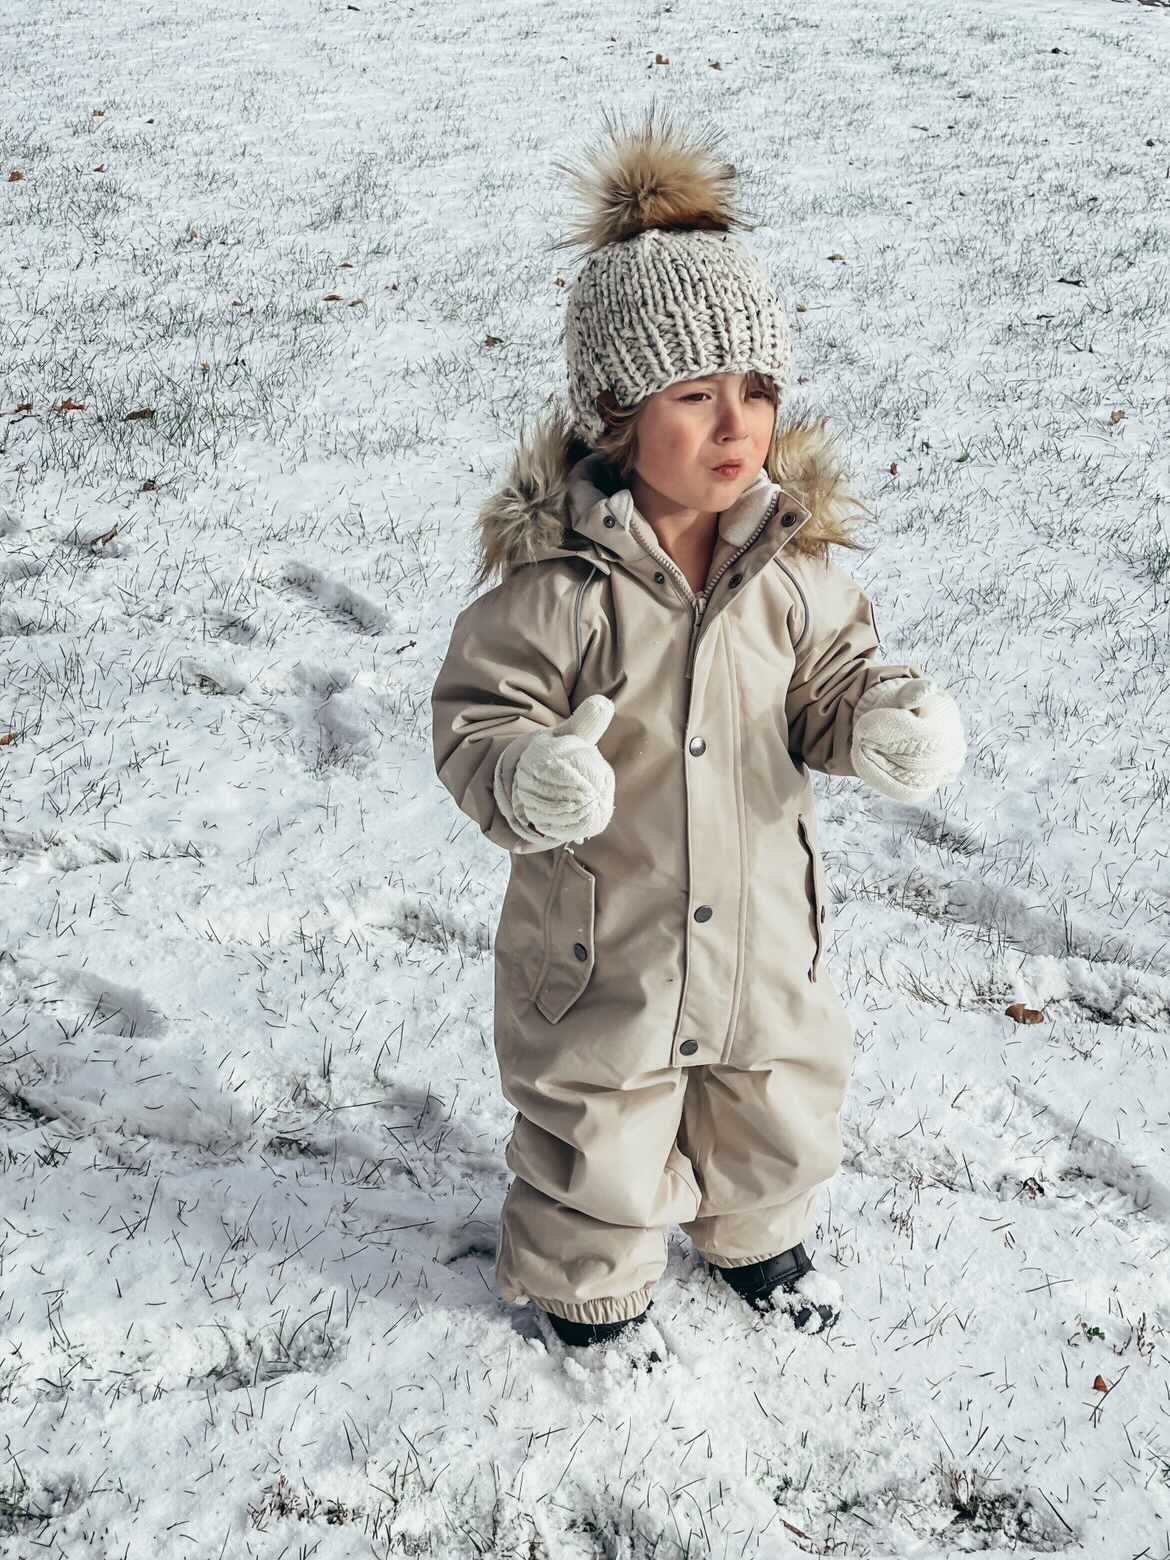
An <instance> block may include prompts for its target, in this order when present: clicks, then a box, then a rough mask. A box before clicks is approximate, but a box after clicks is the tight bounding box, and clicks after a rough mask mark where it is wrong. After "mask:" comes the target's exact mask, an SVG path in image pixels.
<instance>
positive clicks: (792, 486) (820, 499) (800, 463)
mask: <svg viewBox="0 0 1170 1560" xmlns="http://www.w3.org/2000/svg"><path fill="white" fill-rule="evenodd" d="M777 489H779V490H781V491H782V493H783V494H784V495H785V496H786V497H787V498H788V499H790V500H791V502H792V504H793V505H794V506H795V507H796V508H797V509H798V510H799V511H800V512H801V513H802V514H803V515H805V516H806V517H807V518H806V519H805V522H804V523H803V524H802V525H801V526H800V528H799V530H798V531H797V532H796V534H795V535H794V536H793V537H792V538H791V542H790V545H791V547H792V549H793V550H794V551H795V552H801V553H806V554H808V555H810V556H815V557H822V558H824V557H827V555H828V549H829V547H830V546H832V545H834V544H836V545H838V546H842V547H852V548H856V547H858V546H859V545H860V543H859V542H858V541H857V539H856V535H855V531H854V524H855V522H856V515H857V512H858V511H862V510H864V507H865V506H864V505H863V504H862V503H861V501H860V500H859V499H858V498H857V497H856V496H855V495H854V494H853V493H852V492H851V491H850V487H849V483H848V481H847V478H846V474H845V470H844V466H843V464H842V461H841V459H840V455H839V452H838V449H837V447H836V442H835V440H834V439H833V437H832V435H831V434H830V433H829V432H828V429H827V425H826V422H825V419H823V418H816V419H813V418H810V417H807V416H801V415H792V414H788V415H785V414H784V413H783V412H779V413H778V414H777V423H776V430H775V432H774V433H773V436H772V443H771V447H770V448H769V451H768V456H767V459H766V460H765V463H764V467H763V469H762V470H761V471H760V473H759V474H758V476H757V477H756V480H755V481H754V482H753V483H752V484H751V485H750V486H749V487H748V488H747V489H745V491H744V492H743V493H742V494H741V495H740V496H739V498H738V499H737V500H736V502H735V504H734V505H733V506H731V509H729V510H728V511H727V512H726V514H725V515H724V516H721V517H720V535H721V536H722V537H725V538H727V537H731V538H734V537H735V536H736V535H737V534H738V533H737V531H736V529H735V521H736V520H737V519H739V520H741V521H742V520H747V519H752V518H754V517H755V515H756V514H757V512H758V510H759V506H760V503H761V500H764V499H767V498H769V497H771V496H773V495H774V493H775V492H776V490H777ZM622 493H624V494H625V496H626V498H627V500H628V499H629V490H628V487H627V486H626V482H625V479H624V478H622V476H621V475H620V473H619V471H618V469H617V468H616V467H615V466H614V465H612V464H611V463H610V462H609V461H608V460H607V459H606V458H605V456H603V455H602V454H600V453H599V452H597V451H594V450H591V449H590V447H589V445H587V444H585V443H584V442H583V441H582V440H581V439H580V438H578V437H577V436H576V435H575V434H574V433H573V431H572V425H571V419H570V416H569V412H568V409H567V408H566V407H565V406H564V405H563V403H561V402H559V401H554V402H553V403H552V405H551V407H549V408H547V409H546V410H545V412H544V413H543V414H542V415H541V416H540V417H539V418H538V419H537V422H536V426H535V427H534V428H533V429H532V430H531V432H528V431H522V432H521V435H520V438H519V441H518V445H517V449H516V451H515V453H514V455H513V457H512V461H511V464H510V467H509V469H508V471H507V474H506V476H505V478H504V480H503V482H502V483H501V484H500V486H499V487H498V488H497V489H496V490H495V491H494V492H493V493H492V494H491V495H490V497H489V498H488V499H487V500H486V502H485V503H484V504H483V505H482V507H481V508H480V511H479V516H478V533H479V560H478V569H477V571H476V576H475V583H476V585H481V584H483V583H484V582H485V581H487V580H489V579H491V578H492V577H493V576H496V575H498V576H500V577H501V578H506V577H507V576H508V575H509V574H511V573H512V572H513V571H514V570H515V569H517V568H519V567H521V565H523V564H526V563H534V562H537V561H538V560H540V559H543V558H553V557H561V556H566V555H569V554H571V553H574V552H580V551H583V550H586V549H590V541H589V536H588V530H587V529H584V530H581V529H578V528H577V526H578V522H587V520H588V517H589V516H590V515H591V514H592V513H593V511H594V509H595V508H596V506H597V505H598V504H600V503H603V502H604V501H605V500H606V499H610V498H614V497H615V496H617V495H620V494H622ZM617 513H618V515H619V519H620V520H621V521H622V522H624V524H625V526H626V528H627V529H628V527H629V523H630V520H631V519H632V518H633V515H634V513H636V512H635V511H634V509H633V504H632V500H630V501H629V502H626V503H620V502H619V504H618V506H617ZM741 529H742V527H741ZM592 550H593V551H594V555H595V561H596V562H597V563H598V565H599V566H602V567H605V566H607V565H606V562H605V558H604V556H603V555H598V554H597V553H596V549H592Z"/></svg>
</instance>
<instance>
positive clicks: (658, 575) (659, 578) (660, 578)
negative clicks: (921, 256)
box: [654, 569, 666, 585]
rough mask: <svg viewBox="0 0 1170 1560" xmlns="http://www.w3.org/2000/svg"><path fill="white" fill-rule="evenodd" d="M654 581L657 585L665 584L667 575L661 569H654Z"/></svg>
mask: <svg viewBox="0 0 1170 1560" xmlns="http://www.w3.org/2000/svg"><path fill="white" fill-rule="evenodd" d="M654 583H655V585H665V584H666V575H665V574H663V572H662V570H661V569H655V571H654Z"/></svg>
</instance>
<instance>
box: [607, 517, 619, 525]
mask: <svg viewBox="0 0 1170 1560" xmlns="http://www.w3.org/2000/svg"><path fill="white" fill-rule="evenodd" d="M605 523H606V525H616V524H617V521H616V520H615V519H614V517H613V516H612V515H606V517H605Z"/></svg>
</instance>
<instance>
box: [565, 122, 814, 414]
mask: <svg viewBox="0 0 1170 1560" xmlns="http://www.w3.org/2000/svg"><path fill="white" fill-rule="evenodd" d="M606 134H607V136H608V144H605V142H604V140H603V143H602V144H601V145H599V146H595V147H594V148H593V149H592V150H591V152H590V153H589V154H588V164H589V165H588V166H587V167H586V168H585V169H584V170H578V169H575V168H573V167H571V166H570V165H568V164H565V163H558V164H557V166H558V167H559V168H560V169H561V170H562V171H563V172H565V173H566V174H567V175H568V176H569V178H570V180H571V181H572V182H573V184H574V185H575V186H576V188H577V189H578V191H579V192H580V193H581V195H582V196H583V197H584V200H585V204H586V208H587V209H586V215H585V217H584V219H583V220H582V221H581V223H580V224H579V225H578V227H577V228H576V229H574V231H573V232H572V233H571V234H570V235H569V237H568V238H566V239H564V240H563V241H562V242H561V243H560V244H556V245H554V246H553V247H554V248H564V247H566V246H568V245H571V244H574V245H584V246H585V248H586V249H587V250H588V251H589V253H588V256H587V258H586V260H585V263H584V264H583V266H582V268H581V271H580V273H579V275H578V276H577V279H576V281H575V282H574V283H573V285H572V287H571V289H570V291H569V297H568V303H567V306H566V313H565V350H566V357H567V361H568V399H569V409H570V411H571V413H572V417H573V422H574V429H575V431H576V432H577V433H578V434H579V435H580V436H581V437H582V438H583V439H584V440H585V441H586V442H587V443H589V444H593V443H595V442H596V440H597V439H598V438H600V436H601V434H602V433H603V431H604V428H605V423H604V421H603V419H602V416H601V413H600V411H599V410H598V406H597V397H598V396H599V395H600V394H601V392H602V391H609V392H610V394H611V395H612V396H613V397H614V399H615V400H616V402H617V404H618V405H619V406H623V407H628V406H633V405H635V404H636V403H637V402H639V401H641V400H642V399H643V398H644V397H646V396H648V395H652V394H653V393H654V392H655V391H656V390H663V389H665V388H666V386H667V385H672V384H676V383H677V382H678V381H679V380H682V379H694V378H697V377H698V376H699V375H706V374H745V373H747V372H748V371H749V370H751V369H755V370H756V371H757V372H759V373H761V374H767V375H768V376H769V377H770V378H771V379H773V380H775V382H776V387H777V390H778V392H779V400H780V401H781V402H783V400H784V397H785V394H786V392H787V389H788V376H789V370H790V366H791V361H792V347H791V340H790V337H789V332H788V321H787V319H786V318H785V315H784V310H783V307H782V306H781V304H780V302H779V300H778V299H777V297H776V295H775V293H774V292H773V290H772V287H771V285H770V283H769V281H768V277H767V274H766V273H765V271H764V270H763V268H762V266H761V265H760V264H759V262H758V261H757V260H756V259H755V258H754V257H753V256H752V255H751V254H749V253H748V251H747V250H746V249H744V248H743V246H742V245H741V244H740V243H739V242H738V241H737V240H736V239H735V238H733V237H731V236H730V230H731V229H732V228H733V227H746V226H747V225H748V224H747V223H746V222H744V221H743V220H742V219H741V218H740V217H738V216H737V215H735V214H734V213H733V212H732V210H731V208H730V195H731V187H732V184H733V182H734V178H735V169H734V168H733V167H732V166H731V165H730V164H728V163H725V162H722V161H720V160H719V158H718V156H717V154H716V145H715V142H714V140H713V138H712V137H711V136H709V135H708V136H707V137H705V138H703V139H696V138H694V137H689V136H684V135H683V134H681V133H680V132H679V131H678V130H676V129H675V128H674V127H673V126H672V125H671V124H670V123H669V122H668V121H667V120H666V119H665V118H663V119H661V120H658V119H656V115H655V111H654V110H653V109H651V111H650V113H649V114H648V115H647V117H646V119H645V121H644V122H643V124H642V125H641V127H640V128H638V129H636V130H627V129H624V128H622V127H621V126H620V125H616V124H614V123H612V122H611V121H610V120H609V119H608V117H607V119H606Z"/></svg>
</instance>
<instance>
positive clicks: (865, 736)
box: [851, 677, 967, 802]
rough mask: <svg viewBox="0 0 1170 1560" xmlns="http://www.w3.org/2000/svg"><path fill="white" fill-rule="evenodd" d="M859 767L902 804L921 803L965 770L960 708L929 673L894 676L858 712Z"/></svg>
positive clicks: (877, 687)
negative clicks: (924, 674) (916, 675)
mask: <svg viewBox="0 0 1170 1560" xmlns="http://www.w3.org/2000/svg"><path fill="white" fill-rule="evenodd" d="M851 756H852V759H853V767H854V769H855V770H856V771H857V773H858V775H859V776H860V778H861V779H862V780H864V781H865V782H866V784H867V785H871V786H873V788H874V790H875V791H880V792H881V793H882V795H883V796H891V797H893V798H894V800H895V801H898V802H921V801H924V800H925V799H926V797H928V796H929V795H930V794H931V792H932V791H934V790H935V789H936V788H937V787H938V786H940V785H945V784H947V782H948V781H951V780H953V779H954V778H955V777H956V775H958V774H959V772H960V770H961V769H962V767H963V762H964V760H965V759H966V757H967V746H966V742H965V741H964V738H963V725H962V721H961V720H960V719H959V707H958V705H957V704H956V703H955V701H954V699H953V698H952V696H951V695H950V694H949V693H948V692H947V691H946V689H945V688H940V687H938V686H937V684H936V683H935V682H933V680H932V679H931V678H929V677H891V678H889V679H888V680H887V681H885V682H880V683H875V684H874V685H873V687H872V688H870V689H869V690H868V691H867V692H865V693H863V694H862V696H861V698H860V699H858V701H857V706H856V708H855V709H854V712H853V742H852V752H851Z"/></svg>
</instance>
